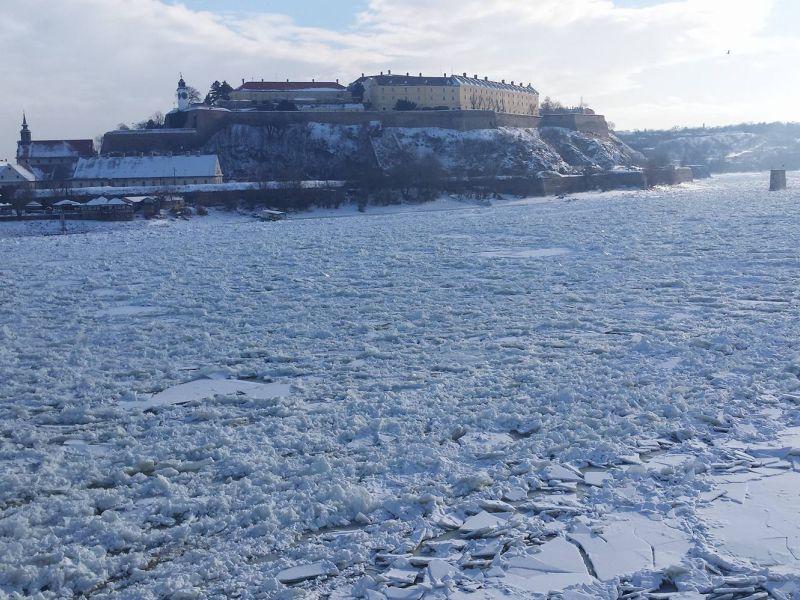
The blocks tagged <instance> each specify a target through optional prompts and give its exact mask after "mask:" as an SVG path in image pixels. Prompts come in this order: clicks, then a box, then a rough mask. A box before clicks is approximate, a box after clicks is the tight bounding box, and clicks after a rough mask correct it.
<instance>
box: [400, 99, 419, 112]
mask: <svg viewBox="0 0 800 600" xmlns="http://www.w3.org/2000/svg"><path fill="white" fill-rule="evenodd" d="M394 109H395V110H417V103H416V102H411V100H398V101H397V103H396V104H395V105H394Z"/></svg>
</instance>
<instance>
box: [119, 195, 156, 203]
mask: <svg viewBox="0 0 800 600" xmlns="http://www.w3.org/2000/svg"><path fill="white" fill-rule="evenodd" d="M122 199H123V200H125V202H129V203H130V204H139V203H140V202H147V201H148V200H155V198H153V197H152V196H124V197H123V198H122Z"/></svg>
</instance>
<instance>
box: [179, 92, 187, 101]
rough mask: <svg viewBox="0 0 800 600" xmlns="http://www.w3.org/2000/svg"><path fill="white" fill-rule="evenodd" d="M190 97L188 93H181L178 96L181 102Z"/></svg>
mask: <svg viewBox="0 0 800 600" xmlns="http://www.w3.org/2000/svg"><path fill="white" fill-rule="evenodd" d="M188 97H189V94H187V93H186V92H181V93H180V94H178V98H180V99H181V100H186V99H187V98H188Z"/></svg>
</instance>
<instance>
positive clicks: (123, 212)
mask: <svg viewBox="0 0 800 600" xmlns="http://www.w3.org/2000/svg"><path fill="white" fill-rule="evenodd" d="M80 213H81V216H82V217H84V218H86V219H101V220H107V221H129V220H131V219H133V207H132V206H131V205H130V204H128V203H127V202H125V201H124V200H121V199H120V198H106V197H105V196H100V197H98V198H93V199H92V200H89V201H88V202H86V203H85V204H83V205H81V207H80Z"/></svg>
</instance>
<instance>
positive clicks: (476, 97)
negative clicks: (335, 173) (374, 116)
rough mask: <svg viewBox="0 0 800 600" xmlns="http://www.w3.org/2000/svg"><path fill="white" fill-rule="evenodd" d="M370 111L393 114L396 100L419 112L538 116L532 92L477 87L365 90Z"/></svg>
mask: <svg viewBox="0 0 800 600" xmlns="http://www.w3.org/2000/svg"><path fill="white" fill-rule="evenodd" d="M364 99H365V101H367V102H369V103H370V107H371V108H372V110H394V107H395V104H397V101H398V100H408V101H410V102H414V103H415V104H416V105H417V106H418V107H420V108H433V107H435V106H446V107H447V108H449V109H461V110H494V111H497V112H506V113H511V114H518V115H531V114H533V115H536V114H539V96H538V94H536V93H533V92H525V91H516V90H504V89H496V88H492V87H488V86H486V87H484V86H480V85H469V84H466V85H465V84H461V85H460V86H401V85H384V86H382V85H377V84H374V83H373V84H371V85H369V86H368V88H367V90H366V91H365V95H364Z"/></svg>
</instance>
